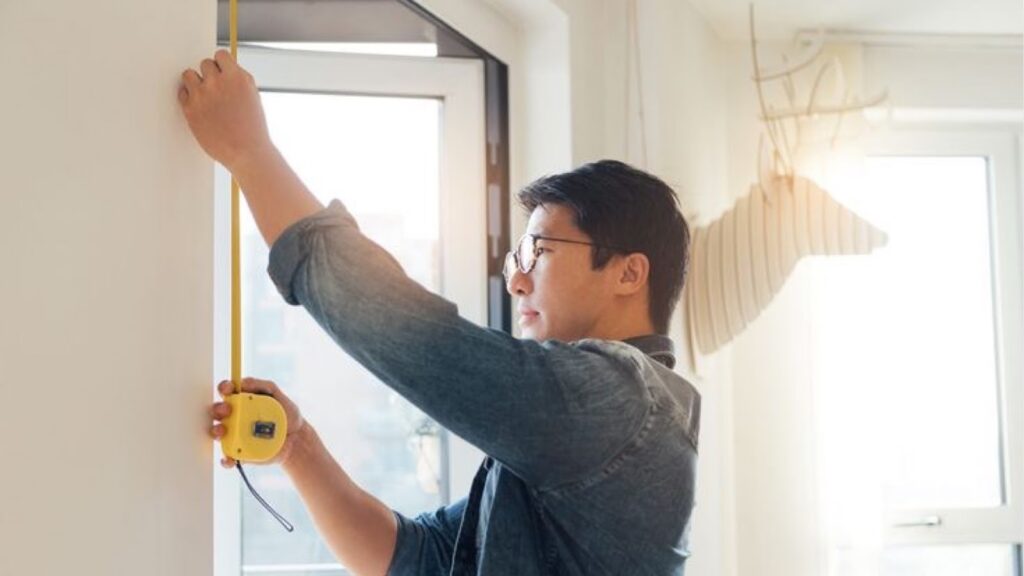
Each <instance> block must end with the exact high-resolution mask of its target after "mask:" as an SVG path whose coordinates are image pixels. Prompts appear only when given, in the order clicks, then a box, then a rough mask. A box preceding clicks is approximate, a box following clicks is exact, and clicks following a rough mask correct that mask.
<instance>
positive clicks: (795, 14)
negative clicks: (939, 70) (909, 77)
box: [689, 0, 1024, 40]
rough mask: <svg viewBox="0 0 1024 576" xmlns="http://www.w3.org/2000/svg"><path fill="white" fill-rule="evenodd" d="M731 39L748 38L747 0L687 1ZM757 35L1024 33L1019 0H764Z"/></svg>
mask: <svg viewBox="0 0 1024 576" xmlns="http://www.w3.org/2000/svg"><path fill="white" fill-rule="evenodd" d="M689 2H690V3H691V4H692V5H693V6H694V7H695V8H696V9H697V10H698V11H700V12H701V13H702V14H703V15H704V17H705V18H706V19H707V20H708V23H709V24H710V25H711V27H712V28H713V29H714V30H715V31H716V32H717V33H718V35H719V36H721V37H722V38H723V39H727V40H746V39H749V37H750V32H749V26H750V25H749V21H748V16H747V10H748V6H749V4H750V1H749V0H689ZM754 9H755V10H756V20H757V36H758V38H775V39H785V40H789V39H791V38H792V37H793V35H794V34H795V33H796V32H797V31H798V30H801V29H810V30H814V29H817V28H819V27H823V28H825V29H826V30H843V31H856V32H870V33H877V32H882V33H898V34H915V35H916V34H943V35H961V34H964V35H1017V36H1020V35H1021V34H1022V33H1024V3H1022V1H1021V0H771V1H770V2H768V1H764V0H762V1H761V2H756V3H755V6H754Z"/></svg>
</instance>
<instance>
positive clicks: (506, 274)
mask: <svg viewBox="0 0 1024 576" xmlns="http://www.w3.org/2000/svg"><path fill="white" fill-rule="evenodd" d="M526 237H530V238H533V260H532V261H531V263H530V268H529V269H527V270H523V266H522V264H521V263H520V262H519V247H520V246H522V244H523V240H525V239H526ZM537 240H547V241H548V242H565V243H567V244H582V245H584V246H594V247H596V248H604V249H605V250H615V251H616V252H623V253H629V252H631V251H630V250H626V249H625V248H619V247H618V246H609V245H607V244H598V243H596V242H584V241H582V240H570V239H568V238H555V237H552V236H541V235H540V234H530V233H526V234H523V235H522V236H520V237H519V240H517V241H516V248H515V250H509V251H508V253H507V254H505V264H504V266H502V268H501V275H502V276H504V277H505V283H506V284H508V282H509V280H511V279H512V275H511V274H509V272H508V268H509V266H508V259H509V257H510V256H511V257H512V261H513V263H514V264H515V265H516V270H519V271H520V272H522V273H523V274H529V273H530V272H533V269H534V268H536V267H537V258H538V257H539V256H540V254H538V253H537V250H540V247H539V246H537Z"/></svg>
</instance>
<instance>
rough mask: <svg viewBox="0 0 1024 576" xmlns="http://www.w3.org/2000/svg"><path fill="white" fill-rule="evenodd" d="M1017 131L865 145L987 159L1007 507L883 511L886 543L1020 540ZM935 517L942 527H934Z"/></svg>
mask: <svg viewBox="0 0 1024 576" xmlns="http://www.w3.org/2000/svg"><path fill="white" fill-rule="evenodd" d="M1019 130H1020V128H1019V126H1014V125H1006V126H1000V125H994V124H987V125H979V126H962V125H961V126H949V125H945V126H943V125H938V124H915V125H910V126H907V125H904V126H902V127H898V128H896V129H894V130H892V131H889V132H886V133H882V134H880V135H877V136H874V137H871V138H869V139H867V143H866V146H865V149H864V152H865V155H866V156H874V157H877V156H980V157H984V158H986V159H987V169H988V176H989V223H990V244H991V247H992V274H993V284H994V286H993V306H994V321H995V327H996V359H997V375H998V385H999V396H998V397H999V400H1000V417H1001V419H1002V422H1001V452H1002V457H1003V465H1004V470H1003V482H1004V487H1005V495H1006V500H1005V503H1004V504H1003V505H1002V506H1000V507H997V508H976V509H922V510H911V511H898V512H897V511H888V514H887V517H886V527H885V533H884V543H885V545H956V544H1009V545H1020V544H1021V543H1022V542H1024V382H1022V376H1024V373H1022V361H1021V359H1022V350H1024V348H1022V347H1024V339H1022V331H1024V313H1022V276H1024V259H1022V258H1024V250H1022V244H1024V243H1022V223H1024V214H1022V203H1021V172H1020V170H1021V156H1020V150H1021V148H1020V146H1021V134H1020V132H1019ZM935 519H940V523H939V524H937V525H935V524H934V523H933V522H934V520H935Z"/></svg>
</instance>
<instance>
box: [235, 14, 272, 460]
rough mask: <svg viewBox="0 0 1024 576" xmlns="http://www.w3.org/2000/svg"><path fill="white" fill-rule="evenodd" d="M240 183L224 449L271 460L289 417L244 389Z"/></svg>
mask: <svg viewBox="0 0 1024 576" xmlns="http://www.w3.org/2000/svg"><path fill="white" fill-rule="evenodd" d="M230 29H231V32H230V37H231V57H232V58H234V59H235V61H236V62H237V61H238V0H231V2H230ZM239 196H240V193H239V187H238V181H237V180H236V179H235V176H234V174H232V175H231V381H232V383H233V384H234V394H232V395H230V396H228V397H227V399H226V401H227V403H228V404H229V405H230V406H231V415H230V416H229V417H228V418H226V419H225V420H224V421H223V424H224V429H225V434H224V436H223V437H222V438H221V450H222V451H223V452H224V455H225V456H228V457H229V458H234V459H235V460H238V461H242V462H266V461H267V460H271V459H273V458H274V456H276V455H277V453H278V452H279V451H280V450H281V446H282V445H284V439H285V436H286V435H287V434H288V418H287V416H286V415H285V412H284V408H282V407H281V404H280V403H279V402H278V401H277V400H275V399H274V398H273V397H271V396H265V395H262V394H252V393H248V392H246V393H243V392H242V286H241V276H242V274H241V252H242V249H241V229H240V226H239V221H240V210H239V209H240V206H239Z"/></svg>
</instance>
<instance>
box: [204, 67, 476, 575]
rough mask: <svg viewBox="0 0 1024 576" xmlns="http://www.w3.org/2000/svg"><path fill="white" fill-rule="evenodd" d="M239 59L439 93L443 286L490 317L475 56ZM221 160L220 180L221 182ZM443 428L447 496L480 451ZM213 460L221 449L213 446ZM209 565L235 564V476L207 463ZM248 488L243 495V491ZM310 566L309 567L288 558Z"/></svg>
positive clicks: (362, 88)
mask: <svg viewBox="0 0 1024 576" xmlns="http://www.w3.org/2000/svg"><path fill="white" fill-rule="evenodd" d="M238 58H239V62H240V63H241V64H242V66H243V67H245V68H246V69H247V70H249V72H250V73H252V75H253V76H254V77H255V78H256V82H257V84H258V85H259V87H260V89H261V90H273V91H287V92H317V93H334V94H350V95H363V96H404V97H420V98H436V99H439V100H441V101H442V103H443V105H442V112H441V136H440V137H441V142H440V171H439V174H440V183H439V192H440V202H441V205H440V207H439V208H440V213H439V215H440V226H441V230H440V246H441V250H440V253H441V258H440V266H441V277H440V285H441V290H440V293H441V295H442V296H444V297H445V298H447V299H448V300H451V301H452V302H455V303H456V304H457V305H458V307H459V313H460V315H461V316H463V317H464V318H466V319H468V320H470V321H472V322H474V323H476V324H479V325H481V326H486V325H487V253H486V249H487V244H486V238H487V219H486V218H487V205H486V201H487V198H486V194H485V192H486V190H487V185H486V166H485V161H486V158H485V153H486V146H485V143H486V140H485V127H484V119H485V116H484V76H483V73H484V72H483V65H482V63H481V62H480V61H478V60H473V59H455V58H423V57H408V56H381V55H365V54H341V53H324V52H308V51H300V50H280V49H272V48H254V47H246V48H240V49H239V56H238ZM228 178H229V176H228V175H227V173H226V172H225V171H224V170H223V169H219V170H218V173H217V176H216V179H217V182H216V188H217V190H226V189H227V188H228ZM215 198H216V200H215V204H216V207H215V215H216V219H215V221H216V226H215V228H216V230H215V244H216V246H215V262H216V264H217V265H216V266H215V269H216V272H215V286H216V290H215V294H216V302H215V305H214V319H215V324H214V331H215V340H214V341H215V343H216V345H215V348H216V349H215V373H216V374H227V373H228V372H229V370H228V366H229V362H230V355H229V347H228V345H229V343H230V338H229V334H230V332H229V326H230V305H229V298H228V286H229V281H230V280H229V278H228V276H227V270H228V263H229V262H230V260H229V259H230V253H229V249H228V247H229V245H230V237H229V233H230V230H229V224H228V223H229V222H230V217H229V214H230V198H229V197H228V195H226V194H218V195H216V197H215ZM445 434H447V438H448V469H447V472H448V474H447V478H448V480H449V481H448V487H449V493H450V495H451V499H452V500H453V501H454V500H458V499H459V498H461V497H463V495H465V494H468V492H469V487H470V484H471V482H472V477H473V474H474V473H475V471H476V468H477V466H478V465H479V463H480V461H481V459H482V457H483V454H482V452H480V451H479V450H477V449H476V448H475V447H473V446H471V445H470V444H468V443H467V442H465V441H464V440H462V439H460V438H458V437H457V436H455V435H454V434H451V433H449V432H445ZM214 452H215V458H216V459H217V460H219V456H220V452H219V449H218V450H215V451H214ZM214 469H215V470H214V575H215V576H239V575H240V574H242V550H241V528H242V526H241V507H240V502H241V501H240V498H241V497H243V494H242V489H241V482H240V481H239V479H238V474H237V473H235V472H234V471H230V472H228V471H225V470H223V469H222V468H221V467H220V466H219V464H218V465H215V466H214ZM246 497H247V496H246ZM295 568H300V569H309V568H308V567H295Z"/></svg>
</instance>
